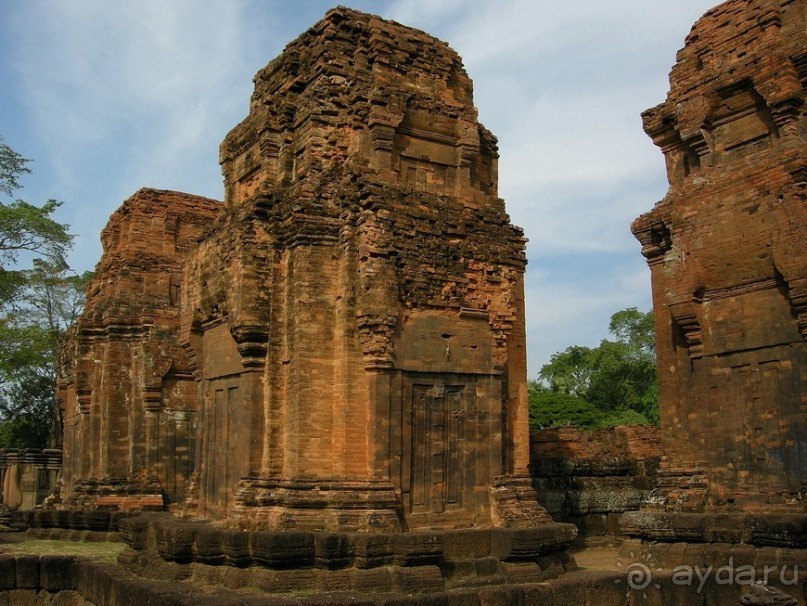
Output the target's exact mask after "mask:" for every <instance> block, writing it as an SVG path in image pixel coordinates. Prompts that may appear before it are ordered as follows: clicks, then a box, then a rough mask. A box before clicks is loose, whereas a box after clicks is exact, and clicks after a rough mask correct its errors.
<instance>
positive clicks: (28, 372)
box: [0, 138, 90, 448]
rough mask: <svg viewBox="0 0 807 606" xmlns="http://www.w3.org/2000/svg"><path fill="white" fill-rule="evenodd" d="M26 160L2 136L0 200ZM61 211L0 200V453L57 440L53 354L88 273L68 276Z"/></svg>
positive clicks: (52, 204)
mask: <svg viewBox="0 0 807 606" xmlns="http://www.w3.org/2000/svg"><path fill="white" fill-rule="evenodd" d="M29 162H30V160H28V159H26V158H24V157H23V156H21V155H20V154H18V153H17V152H15V151H14V150H12V149H11V148H10V147H8V146H7V145H6V144H5V143H4V142H3V140H2V138H0V194H3V195H5V196H9V197H11V196H13V195H14V192H15V191H16V190H17V189H19V188H20V187H21V186H20V183H19V179H20V177H21V176H22V175H24V174H26V173H30V172H31V171H30V169H29V168H28V163H29ZM59 205H60V203H59V202H56V201H54V200H49V201H48V202H45V203H44V204H43V205H42V206H34V205H32V204H29V203H27V202H24V201H23V200H8V201H3V200H0V447H30V448H45V447H47V446H48V445H49V439H50V440H51V442H50V444H51V445H53V444H55V442H57V441H58V439H57V438H56V437H57V436H60V435H61V419H60V415H59V414H58V413H59V411H58V406H57V404H56V393H55V387H56V351H57V348H58V341H59V336H60V335H61V333H62V332H63V331H64V330H65V329H66V328H67V327H68V326H69V325H70V324H72V322H73V321H74V320H75V319H76V317H77V316H78V314H79V313H80V311H81V308H82V305H83V296H84V289H85V287H86V284H87V282H88V281H89V278H90V274H89V273H85V274H83V275H81V276H79V275H72V274H70V273H69V272H68V267H67V264H66V262H65V255H66V253H67V251H68V250H69V248H70V246H71V244H72V239H73V236H72V235H70V234H69V233H68V231H67V230H68V226H67V225H63V224H60V223H57V222H56V221H55V220H54V219H53V218H52V215H53V213H54V212H55V211H56V209H57V208H58V207H59ZM21 255H22V260H27V259H31V262H32V267H31V268H30V269H20V268H19V267H18V264H19V263H20V261H21Z"/></svg>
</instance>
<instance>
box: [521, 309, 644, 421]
mask: <svg viewBox="0 0 807 606" xmlns="http://www.w3.org/2000/svg"><path fill="white" fill-rule="evenodd" d="M609 330H610V332H611V334H612V335H613V336H614V337H615V339H614V340H608V339H603V341H602V342H601V343H600V345H599V346H597V347H594V348H589V347H583V346H580V345H572V346H570V347H567V348H566V349H565V350H564V351H561V352H558V353H556V354H554V355H553V356H552V358H551V359H550V361H549V363H547V364H545V365H544V366H543V367H542V368H541V371H540V372H539V375H538V376H539V380H538V381H535V382H533V383H531V384H530V391H529V393H530V424H531V425H532V426H534V427H548V426H553V425H554V426H558V425H575V426H579V427H585V428H594V427H604V426H613V425H617V424H623V423H628V422H629V423H657V422H658V386H657V384H656V360H655V346H654V345H655V341H654V339H655V337H654V332H653V314H652V312H647V313H643V312H640V311H638V310H637V309H636V308H635V307H630V308H628V309H623V310H621V311H618V312H616V313H615V314H614V315H613V316H611V322H610V325H609Z"/></svg>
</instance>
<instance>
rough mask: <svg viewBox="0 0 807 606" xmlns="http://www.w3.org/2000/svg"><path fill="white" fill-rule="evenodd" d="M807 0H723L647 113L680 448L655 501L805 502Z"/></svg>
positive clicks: (654, 246) (665, 395) (654, 263)
mask: <svg viewBox="0 0 807 606" xmlns="http://www.w3.org/2000/svg"><path fill="white" fill-rule="evenodd" d="M806 12H807V9H806V8H805V2H803V1H792V0H781V1H780V0H752V1H745V0H743V1H740V0H732V1H729V2H726V3H724V4H722V5H720V6H719V7H717V8H715V9H712V10H711V11H709V12H708V13H707V14H706V15H705V16H704V17H703V18H702V19H701V20H700V21H698V23H697V24H696V25H695V26H694V28H693V29H692V32H691V33H690V35H689V37H688V38H687V41H686V47H685V48H684V49H683V50H681V51H680V52H679V54H678V57H677V63H676V64H675V66H674V67H673V70H672V73H671V74H670V92H669V94H668V96H667V100H666V101H665V102H664V103H662V104H661V105H659V106H657V107H655V108H653V109H650V110H648V111H647V112H645V113H644V115H643V119H644V128H645V130H646V131H647V133H648V134H649V135H650V136H651V137H652V139H653V141H654V143H655V144H656V145H658V146H659V147H660V148H661V150H662V151H663V152H664V157H665V160H666V164H667V174H668V178H669V182H670V189H669V192H668V194H667V195H666V197H665V198H664V199H663V200H662V201H661V202H659V203H658V204H657V205H656V207H655V208H654V209H653V210H652V211H651V212H649V213H647V214H646V215H643V216H641V217H640V218H639V219H637V220H636V221H635V222H634V224H633V232H634V234H635V235H636V237H637V238H638V239H639V240H640V241H641V243H642V253H643V254H644V255H645V257H647V261H648V264H649V266H650V269H651V272H652V285H653V305H654V312H655V319H656V347H657V356H658V369H659V401H660V411H661V419H662V421H661V423H662V430H663V441H664V449H665V451H666V455H667V459H668V460H667V465H666V468H662V471H665V470H666V471H665V473H666V476H667V477H666V480H662V483H661V485H660V489H659V491H658V498H657V499H656V500H655V506H656V508H661V509H666V510H682V511H704V510H709V509H712V508H715V507H718V508H724V509H726V508H727V509H735V510H737V509H742V510H747V511H753V510H765V511H772V510H774V511H775V510H795V511H803V510H804V501H803V496H802V495H803V494H804V492H805V488H807V449H805V440H807V416H806V414H807V413H806V412H805V411H807V344H805V339H807V253H806V252H805V251H806V250H807V249H805V246H807V205H806V204H805V187H807V155H806V152H807V146H805V133H807V118H805V105H804V102H805V86H807V21H806V20H805V13H806ZM648 508H649V506H648Z"/></svg>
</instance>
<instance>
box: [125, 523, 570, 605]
mask: <svg viewBox="0 0 807 606" xmlns="http://www.w3.org/2000/svg"><path fill="white" fill-rule="evenodd" d="M121 531H122V535H123V538H124V540H125V541H126V543H127V544H128V547H127V548H126V549H125V550H124V551H123V552H122V553H121V555H120V556H119V558H118V562H119V563H120V564H121V565H123V566H125V567H126V568H128V569H129V570H131V571H132V572H134V573H136V574H138V575H139V576H142V577H145V578H150V579H155V580H164V581H166V580H170V581H180V580H182V581H189V582H191V583H193V584H201V585H204V586H211V587H213V586H215V587H221V586H225V587H233V588H240V587H252V588H255V589H257V590H260V591H263V592H269V593H274V594H289V593H299V592H335V591H348V592H360V593H368V592H369V593H378V592H387V593H389V592H391V593H405V594H422V593H439V592H443V591H448V590H454V589H458V588H469V587H477V586H490V585H509V584H514V583H518V584H523V583H537V582H542V581H546V580H547V579H552V578H557V577H559V576H561V575H563V574H564V573H566V572H567V571H570V570H574V569H576V565H575V562H574V559H573V558H572V557H571V556H569V554H568V553H567V551H566V548H567V547H568V546H569V545H570V544H571V543H572V542H573V541H574V539H575V536H576V534H577V531H576V529H575V527H574V526H573V525H571V524H557V523H547V524H544V525H542V526H538V527H535V528H531V529H512V528H494V529H479V530H477V529H467V530H449V531H415V532H399V533H349V532H339V533H337V532H305V531H243V530H231V529H225V528H221V527H218V526H216V525H214V524H212V523H210V522H192V521H185V520H177V519H175V518H171V517H170V516H167V515H159V514H144V515H142V516H139V517H135V518H130V519H127V520H125V521H123V522H122V525H121Z"/></svg>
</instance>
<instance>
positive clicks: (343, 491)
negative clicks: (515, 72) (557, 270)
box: [61, 9, 549, 531]
mask: <svg viewBox="0 0 807 606" xmlns="http://www.w3.org/2000/svg"><path fill="white" fill-rule="evenodd" d="M471 88H472V87H471V81H470V80H469V78H468V76H467V74H466V73H465V71H464V70H463V68H462V63H461V60H460V58H459V57H458V56H457V55H456V53H454V52H453V51H452V50H451V49H450V48H449V47H448V46H447V45H445V44H444V43H442V42H439V41H437V40H436V39H434V38H431V37H429V36H426V35H425V34H423V33H421V32H416V31H414V30H411V29H408V28H404V27H402V26H399V25H397V24H393V23H390V22H385V21H382V20H380V19H378V18H376V17H372V16H369V15H363V14H359V13H355V12H352V11H349V10H345V9H337V10H335V11H332V12H331V13H329V14H328V16H327V17H326V18H325V19H324V20H323V21H322V22H320V23H319V24H317V25H316V26H314V27H313V28H312V29H311V30H309V31H308V32H306V33H305V34H303V35H302V36H301V37H300V38H298V39H297V40H296V41H295V42H293V43H291V44H290V45H289V46H288V47H287V48H286V49H285V50H284V52H283V53H282V54H281V55H280V57H278V58H277V59H275V60H274V61H272V62H271V63H270V64H269V65H268V66H267V67H266V68H264V69H263V70H261V71H260V72H259V73H258V74H257V76H256V77H255V92H254V94H253V96H252V100H251V103H250V113H249V116H248V117H247V118H246V119H245V120H244V121H243V122H242V123H241V124H239V125H238V126H236V127H235V128H234V129H233V130H232V131H231V132H230V133H229V134H228V135H227V137H226V138H225V140H224V142H223V143H222V145H221V156H220V158H221V164H222V168H223V172H224V182H225V202H224V204H223V205H218V204H216V203H214V202H212V201H210V200H206V199H200V198H196V197H193V196H187V195H185V194H177V193H170V192H152V191H145V190H144V191H141V192H139V193H138V194H136V195H135V196H134V197H133V198H132V199H130V200H128V201H127V202H126V203H125V204H124V206H123V207H122V208H121V209H120V210H119V211H118V212H117V213H116V214H115V215H114V216H113V218H112V220H111V221H110V225H109V227H107V229H106V230H105V232H104V236H103V240H104V258H103V260H102V262H101V265H100V266H99V268H98V272H97V274H96V278H95V281H94V282H93V285H92V286H91V287H90V294H89V298H88V302H87V311H86V312H85V314H84V316H83V317H82V319H81V321H80V322H79V325H78V327H77V329H76V333H75V338H74V340H73V341H72V342H71V344H70V346H71V348H72V352H74V353H72V352H71V353H72V362H71V363H69V364H68V367H69V370H68V371H67V372H66V373H65V375H64V376H65V377H66V379H65V380H64V381H63V387H62V390H61V391H62V394H63V395H62V401H63V402H64V406H65V416H66V418H67V419H68V421H67V426H68V430H67V435H66V439H65V442H66V443H65V450H66V452H67V458H68V460H69V463H68V466H69V467H68V469H69V471H66V473H65V486H64V495H63V497H64V499H65V501H66V502H68V503H77V504H78V503H89V504H92V502H93V499H94V500H95V501H94V502H95V504H96V505H102V504H105V503H108V502H109V499H110V498H112V497H110V496H109V495H110V494H114V493H116V491H115V489H114V488H112V487H111V486H110V485H111V484H119V485H121V486H124V487H126V489H125V490H123V491H118V492H120V493H121V494H125V495H126V497H125V498H126V499H129V500H131V501H133V502H134V503H137V502H138V501H137V500H138V499H140V498H145V499H146V502H149V503H150V502H151V501H148V498H149V495H151V498H152V499H153V494H154V489H155V488H157V491H156V494H158V495H159V494H160V490H159V489H160V488H161V489H162V491H163V492H164V493H165V495H166V496H167V498H168V499H169V500H171V501H174V502H177V501H181V500H182V499H183V498H184V497H185V496H186V495H185V494H184V493H183V489H185V488H186V487H187V488H189V490H188V506H189V507H192V508H193V509H194V510H195V511H196V512H198V513H200V514H203V515H205V516H210V517H215V518H222V517H226V518H241V519H242V521H243V522H247V521H249V522H254V523H259V525H260V526H265V527H268V528H274V529H283V528H299V529H311V530H324V529H328V530H347V529H351V530H383V531H397V530H402V529H415V528H434V527H440V528H455V527H480V526H481V527H488V526H525V525H526V526H532V525H534V524H536V523H540V522H544V521H548V520H549V517H548V516H547V515H546V514H545V512H543V510H542V509H541V508H540V507H539V506H538V504H537V501H536V497H535V492H534V490H533V489H532V487H531V484H530V479H529V476H528V471H527V463H528V459H529V448H528V441H529V438H528V428H527V414H526V411H527V407H526V356H525V343H524V289H523V272H524V267H525V264H526V261H525V256H524V248H525V239H524V237H523V234H522V232H521V230H520V229H518V228H516V227H513V226H512V225H511V224H510V223H509V220H508V217H507V215H506V214H505V211H504V205H503V202H502V200H501V199H500V198H498V197H497V195H496V186H497V183H496V177H497V168H496V162H497V152H496V140H495V138H494V137H493V136H492V135H491V134H490V133H489V132H488V131H487V130H485V128H484V127H482V126H481V125H480V124H479V123H478V122H477V120H476V109H475V108H474V106H473V99H472V96H471ZM214 217H215V220H214ZM203 230H204V233H203ZM202 233H203V235H201V234H202ZM200 235H201V238H200ZM180 292H181V296H180ZM73 453H76V454H75V455H74V454H73ZM79 453H80V454H79ZM188 483H190V484H189V485H188ZM108 493H109V494H108ZM144 503H145V502H144ZM144 503H141V504H144ZM160 505H162V503H160Z"/></svg>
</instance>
